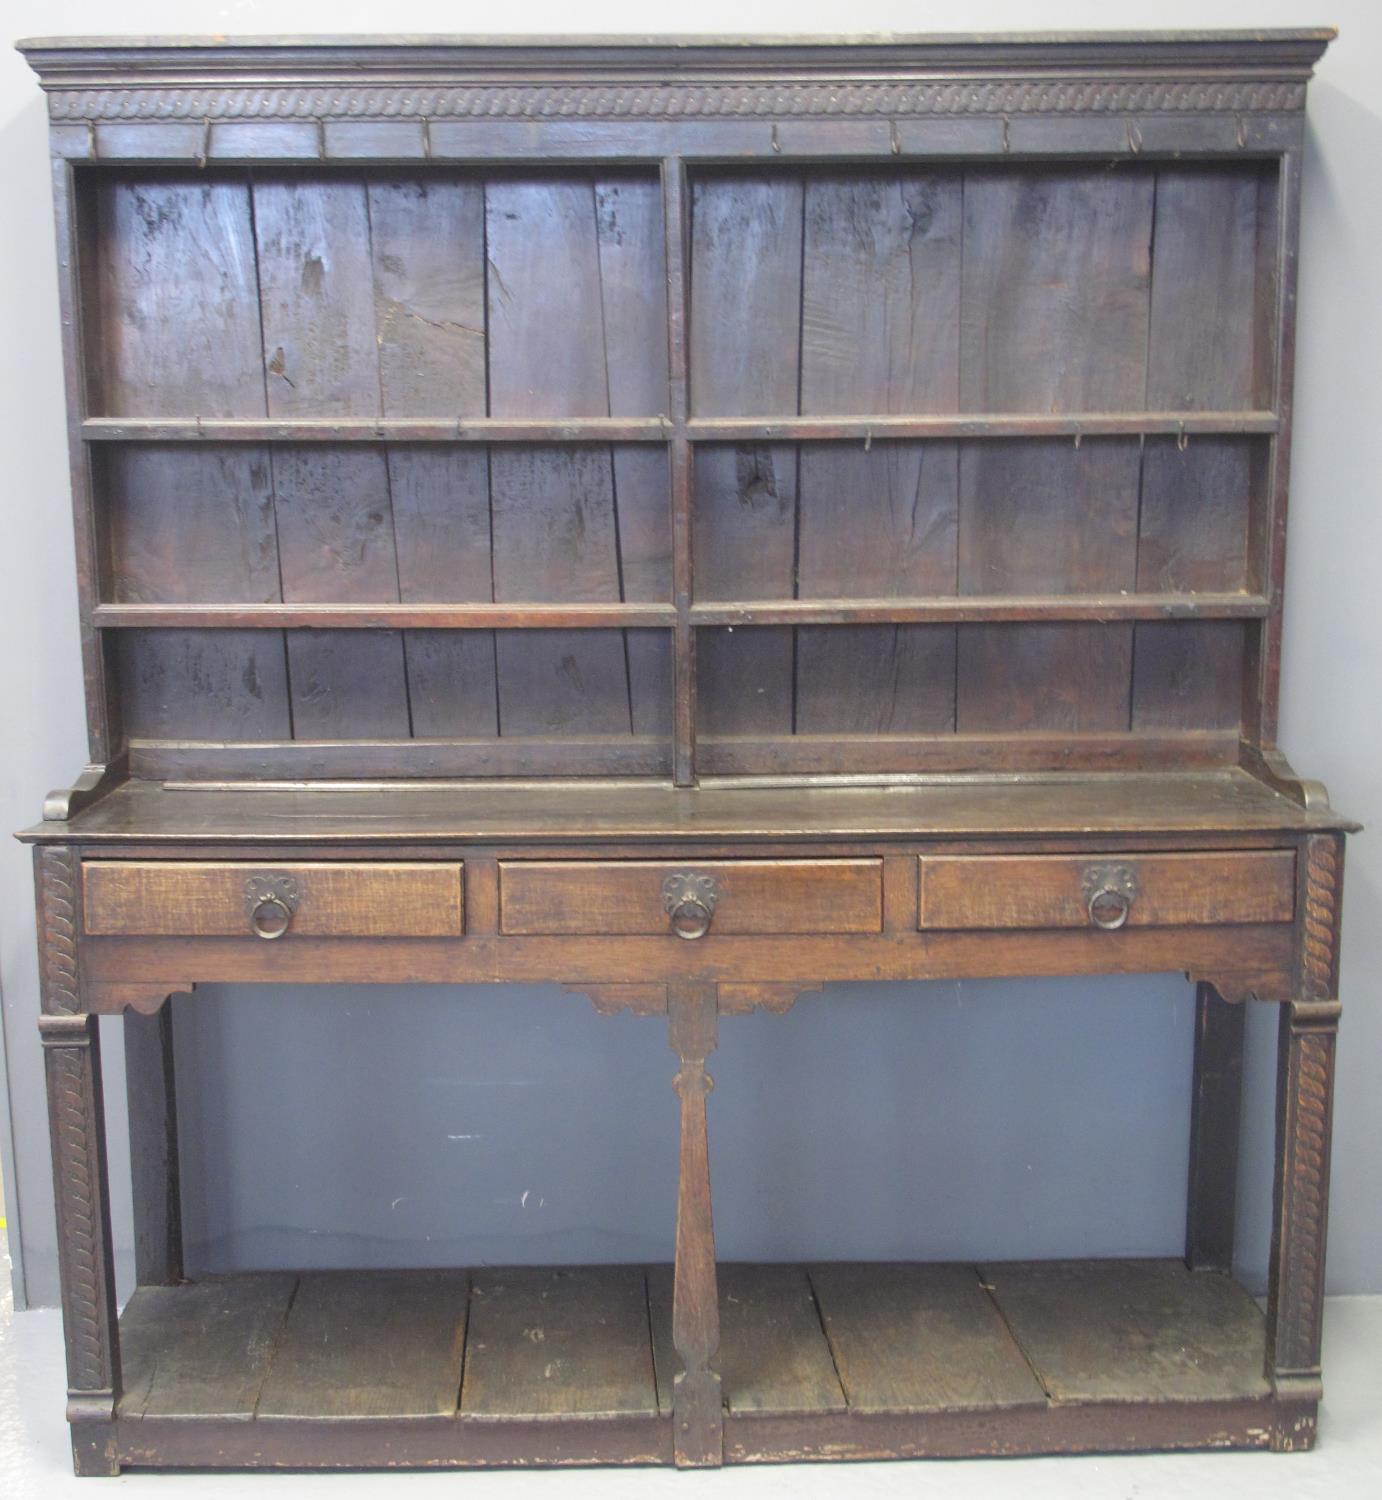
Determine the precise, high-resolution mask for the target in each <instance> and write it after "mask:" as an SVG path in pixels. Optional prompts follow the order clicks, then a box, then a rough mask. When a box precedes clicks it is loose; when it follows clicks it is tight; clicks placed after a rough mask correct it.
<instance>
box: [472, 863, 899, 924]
mask: <svg viewBox="0 0 1382 1500" xmlns="http://www.w3.org/2000/svg"><path fill="white" fill-rule="evenodd" d="M685 869H690V870H693V871H694V872H696V873H697V874H702V875H708V876H710V877H711V878H712V880H714V882H715V885H716V887H717V892H718V902H717V904H716V906H715V911H714V917H713V920H712V923H711V929H710V931H711V933H712V935H713V934H717V933H721V934H726V935H728V934H736V933H739V934H742V933H773V932H801V933H816V932H881V931H882V930H883V909H882V901H883V866H882V861H881V860H877V859H832V860H810V859H784V860H748V859H741V860H729V861H714V860H710V861H697V862H696V863H695V864H692V865H674V864H665V863H662V862H659V861H655V860H622V861H619V862H618V863H614V862H610V863H602V862H599V861H594V860H553V861H544V860H505V861H501V862H500V865H499V930H500V931H501V932H503V933H506V934H509V935H511V936H521V935H563V934H569V935H573V936H574V935H580V934H583V933H599V934H620V935H637V934H662V933H667V934H670V932H671V924H670V921H669V918H668V914H667V911H666V909H665V907H664V906H663V903H662V885H663V881H664V880H665V879H666V878H667V877H668V876H669V875H672V874H675V873H677V872H678V871H681V870H685Z"/></svg>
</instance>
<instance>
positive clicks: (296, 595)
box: [254, 178, 410, 739]
mask: <svg viewBox="0 0 1382 1500" xmlns="http://www.w3.org/2000/svg"><path fill="white" fill-rule="evenodd" d="M254 211H255V234H256V238H257V242H258V248H259V280H260V287H261V291H262V299H263V325H264V360H265V371H266V375H267V380H268V396H269V414H270V416H288V417H292V416H316V417H322V416H333V415H336V416H377V415H379V414H380V383H379V382H380V376H379V348H378V345H377V343H376V328H375V293H374V278H373V272H372V268H371V263H370V248H369V246H370V233H369V202H368V197H367V193H366V188H365V185H364V183H363V182H362V181H359V180H351V179H348V178H334V179H333V178H313V179H306V180H298V181H294V180H289V179H281V180H280V179H270V180H267V181H261V182H257V183H256V184H255V187H254ZM273 477H274V489H275V494H276V497H277V507H278V514H279V522H278V525H279V545H280V554H281V567H282V575H283V594H284V598H285V599H287V600H289V601H296V600H313V599H316V600H321V599H324V598H331V599H335V600H339V601H341V602H346V603H368V602H378V601H380V600H396V599H397V598H398V562H397V554H396V550H395V543H394V532H393V512H392V507H391V503H390V497H389V475H388V467H387V465H386V463H385V461H384V456H383V454H382V452H381V451H380V450H378V449H375V448H356V447H350V448H346V447H341V448H339V449H332V448H324V449H322V450H321V451H318V450H317V448H316V447H315V446H314V447H312V448H307V447H305V446H304V447H299V448H292V447H289V448H285V449H282V450H275V452H274V457H273ZM285 639H286V642H287V650H288V668H289V684H290V690H291V694H292V703H293V731H294V735H295V737H296V738H299V739H335V738H355V737H365V738H371V739H406V738H408V736H409V733H410V728H409V713H408V690H407V679H406V672H405V663H404V656H403V638H402V636H401V634H399V633H398V632H397V631H377V632H370V633H368V634H366V633H359V632H351V633H350V634H348V635H347V634H342V633H333V632H320V633H319V632H314V631H289V632H287V634H286V636H285Z"/></svg>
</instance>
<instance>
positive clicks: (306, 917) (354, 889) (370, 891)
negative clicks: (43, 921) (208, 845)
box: [82, 860, 465, 937]
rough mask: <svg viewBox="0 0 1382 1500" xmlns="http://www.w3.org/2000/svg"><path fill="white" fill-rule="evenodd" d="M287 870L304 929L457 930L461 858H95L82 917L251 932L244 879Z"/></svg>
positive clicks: (352, 933)
mask: <svg viewBox="0 0 1382 1500" xmlns="http://www.w3.org/2000/svg"><path fill="white" fill-rule="evenodd" d="M274 875H281V876H286V877H287V878H288V879H290V880H291V881H292V883H293V885H294V886H295V887H296V890H297V899H298V905H297V909H296V910H295V911H294V913H293V919H292V922H291V923H290V925H289V932H290V933H291V934H293V935H296V936H301V937H376V936H377V937H388V936H392V937H459V936H460V934H461V933H463V932H464V931H465V918H464V905H463V898H462V893H461V867H460V865H457V864H378V863H375V864H344V863H333V864H305V863H297V864H268V865H259V864H251V863H246V862H239V861H237V862H229V861H200V862H198V863H197V864H189V863H186V862H181V861H158V860H110V861H103V860H88V861H86V862H85V863H84V864H83V866H82V892H83V898H84V903H85V904H84V906H83V916H82V920H83V926H84V929H85V931H86V932H88V933H90V934H91V935H92V936H100V935H105V936H120V935H123V934H135V935H140V936H150V937H157V936H163V935H168V936H174V937H244V936H246V935H247V934H248V933H249V932H250V930H251V929H250V923H249V909H248V906H247V904H246V900H245V886H246V882H247V881H248V880H249V879H250V878H251V877H252V876H274Z"/></svg>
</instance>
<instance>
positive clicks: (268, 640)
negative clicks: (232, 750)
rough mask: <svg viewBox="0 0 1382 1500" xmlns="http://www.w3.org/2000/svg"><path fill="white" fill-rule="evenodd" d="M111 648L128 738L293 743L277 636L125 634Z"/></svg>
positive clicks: (170, 632)
mask: <svg viewBox="0 0 1382 1500" xmlns="http://www.w3.org/2000/svg"><path fill="white" fill-rule="evenodd" d="M106 649H107V651H108V653H109V659H110V663H111V666H112V668H113V676H114V679H115V681H116V682H117V683H118V691H119V698H120V705H121V711H122V714H123V716H124V722H125V732H126V734H127V735H128V736H129V737H130V738H131V739H155V740H158V739H167V740H279V739H288V738H290V737H291V734H292V718H291V711H290V707H289V702H288V673H287V663H286V661H285V658H284V652H283V637H282V635H280V634H279V633H278V632H277V631H269V630H120V631H115V632H114V639H112V640H111V641H109V642H108V643H107V648H106Z"/></svg>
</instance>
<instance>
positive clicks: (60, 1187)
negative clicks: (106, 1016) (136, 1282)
mask: <svg viewBox="0 0 1382 1500" xmlns="http://www.w3.org/2000/svg"><path fill="white" fill-rule="evenodd" d="M34 858H35V874H36V880H37V888H38V922H39V980H40V988H41V992H42V1003H43V1015H42V1017H41V1018H40V1021H39V1030H40V1032H41V1035H42V1038H43V1047H44V1058H45V1066H46V1073H47V1081H48V1112H49V1128H50V1133H51V1141H52V1150H53V1190H54V1197H55V1199H56V1202H57V1220H58V1265H59V1271H60V1274H61V1278H62V1319H63V1331H64V1334H65V1337H66V1343H67V1391H68V1400H67V1416H68V1420H69V1421H70V1422H71V1423H72V1454H73V1462H74V1466H75V1468H76V1471H77V1472H78V1473H79V1474H114V1473H118V1472H119V1464H118V1463H117V1461H116V1460H115V1458H114V1450H113V1443H112V1433H111V1418H112V1417H113V1415H114V1411H115V1402H116V1398H117V1396H118V1370H119V1349H118V1338H119V1335H118V1331H117V1325H116V1305H115V1272H114V1267H113V1265H112V1260H111V1243H110V1198H109V1185H108V1182H107V1176H106V1143H105V1116H104V1111H103V1109H102V1101H101V1053H100V1034H99V1032H98V1030H97V1021H96V1018H95V1017H94V1016H90V1015H84V1014H82V1013H81V1011H82V1008H81V998H80V992H79V986H78V979H77V930H78V926H79V919H78V903H79V899H80V897H79V892H78V889H77V880H76V858H75V856H74V855H73V853H72V851H71V850H70V849H65V848H57V847H53V848H42V849H39V850H38V851H36V853H35V857H34Z"/></svg>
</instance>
